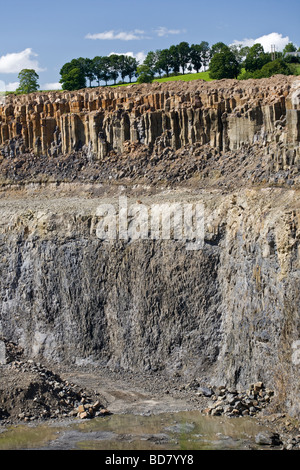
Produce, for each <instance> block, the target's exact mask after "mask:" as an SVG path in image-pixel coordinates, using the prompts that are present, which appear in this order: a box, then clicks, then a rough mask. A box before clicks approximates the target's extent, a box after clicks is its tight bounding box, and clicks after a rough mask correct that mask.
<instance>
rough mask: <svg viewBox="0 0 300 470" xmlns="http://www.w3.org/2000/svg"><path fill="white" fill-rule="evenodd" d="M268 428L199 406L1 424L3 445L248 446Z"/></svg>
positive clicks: (121, 447) (50, 447)
mask: <svg viewBox="0 0 300 470" xmlns="http://www.w3.org/2000/svg"><path fill="white" fill-rule="evenodd" d="M263 430H264V428H263V427H262V426H261V425H260V424H258V423H257V421H255V420H254V419H253V418H252V419H251V418H246V417H244V418H225V417H211V416H203V415H202V414H201V413H200V412H198V411H181V412H178V413H161V414H156V415H150V416H142V415H134V414H119V415H110V416H106V417H102V418H95V419H93V420H87V421H80V422H79V421H78V420H74V421H72V422H71V423H70V422H68V423H60V424H51V425H33V424H28V425H20V426H13V427H10V428H6V429H4V430H2V432H1V433H0V450H24V449H39V450H76V449H78V450H243V449H245V450H249V449H259V448H261V446H258V445H256V443H255V436H256V435H257V434H258V433H259V432H262V431H263Z"/></svg>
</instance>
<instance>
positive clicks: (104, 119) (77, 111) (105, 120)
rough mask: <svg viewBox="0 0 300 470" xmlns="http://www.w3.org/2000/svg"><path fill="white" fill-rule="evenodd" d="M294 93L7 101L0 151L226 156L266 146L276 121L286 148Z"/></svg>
mask: <svg viewBox="0 0 300 470" xmlns="http://www.w3.org/2000/svg"><path fill="white" fill-rule="evenodd" d="M298 85H299V80H296V79H295V77H285V76H282V77H281V78H277V79H275V80H273V81H270V80H259V81H254V80H248V81H234V80H221V81H219V82H218V83H217V84H216V83H215V82H211V83H206V82H204V81H201V80H199V81H198V80H197V81H195V82H187V83H182V82H181V83H178V82H171V84H170V83H163V84H153V85H151V86H149V85H140V86H137V85H133V86H128V87H118V88H116V89H108V88H104V89H100V88H97V89H95V90H94V89H92V90H90V89H87V90H81V91H78V92H62V93H61V92H59V93H54V92H51V93H44V94H43V93H39V94H31V95H27V96H17V97H15V96H9V97H7V98H6V103H5V106H2V107H0V146H1V147H4V148H5V150H4V151H5V152H6V155H10V156H14V155H18V154H20V153H21V154H22V153H25V152H33V153H34V154H36V155H46V156H56V155H58V154H67V153H70V152H74V151H78V150H82V149H85V151H86V152H89V154H90V155H91V156H93V157H95V158H98V159H102V158H104V157H105V156H107V155H108V154H109V153H110V152H113V153H116V154H122V153H123V152H124V150H125V149H126V150H127V148H128V146H130V144H144V145H146V146H147V147H148V148H150V149H153V148H156V147H158V150H162V149H163V148H165V147H171V148H172V149H175V150H177V149H179V148H182V147H184V146H186V145H192V144H195V143H198V144H199V145H205V144H209V145H210V146H211V147H212V148H217V149H218V150H225V151H226V150H236V149H240V148H241V147H242V146H243V145H247V144H249V143H250V144H251V143H255V142H256V141H262V142H265V141H266V142H270V141H271V140H272V135H273V133H274V130H275V128H276V126H279V125H280V120H282V119H286V126H287V132H286V135H285V136H282V141H283V142H284V143H285V144H286V145H287V144H291V145H293V144H296V143H298V142H299V138H300V136H299V122H300V117H299V116H300V105H299V86H298Z"/></svg>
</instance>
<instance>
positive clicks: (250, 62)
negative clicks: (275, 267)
mask: <svg viewBox="0 0 300 470" xmlns="http://www.w3.org/2000/svg"><path fill="white" fill-rule="evenodd" d="M270 58H271V57H270V54H266V53H265V51H264V48H263V46H262V45H261V44H259V43H257V44H254V45H253V46H252V47H250V49H249V52H248V54H247V56H246V59H245V63H244V65H245V69H246V70H247V72H254V71H255V70H260V69H261V68H262V67H263V66H264V65H265V64H267V63H268V62H270Z"/></svg>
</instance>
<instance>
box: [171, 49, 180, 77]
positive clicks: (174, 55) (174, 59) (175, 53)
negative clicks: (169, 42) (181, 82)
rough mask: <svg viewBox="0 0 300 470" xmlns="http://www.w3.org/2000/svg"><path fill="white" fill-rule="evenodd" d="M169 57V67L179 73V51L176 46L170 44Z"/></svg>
mask: <svg viewBox="0 0 300 470" xmlns="http://www.w3.org/2000/svg"><path fill="white" fill-rule="evenodd" d="M169 53H170V59H171V69H173V72H174V73H176V74H177V73H179V71H180V53H179V49H178V46H175V45H173V46H171V47H170V48H169Z"/></svg>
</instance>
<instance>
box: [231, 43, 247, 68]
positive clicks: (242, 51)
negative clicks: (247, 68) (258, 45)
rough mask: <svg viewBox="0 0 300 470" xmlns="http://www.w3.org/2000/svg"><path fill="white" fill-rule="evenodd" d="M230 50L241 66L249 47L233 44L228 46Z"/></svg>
mask: <svg viewBox="0 0 300 470" xmlns="http://www.w3.org/2000/svg"><path fill="white" fill-rule="evenodd" d="M230 50H231V51H232V52H233V53H234V55H235V57H236V60H237V61H238V63H239V64H242V63H243V62H244V60H245V59H246V57H247V54H248V53H249V51H250V47H249V46H243V45H242V44H234V45H232V46H230Z"/></svg>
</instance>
